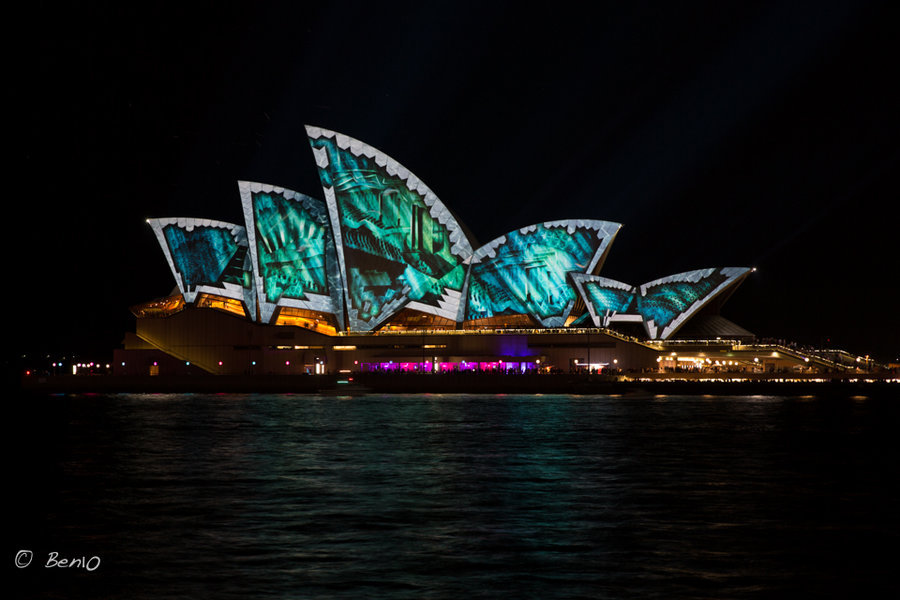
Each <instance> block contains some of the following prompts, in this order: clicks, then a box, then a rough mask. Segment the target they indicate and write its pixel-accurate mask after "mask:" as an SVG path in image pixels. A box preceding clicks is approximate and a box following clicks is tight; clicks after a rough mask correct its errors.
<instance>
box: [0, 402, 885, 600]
mask: <svg viewBox="0 0 900 600" xmlns="http://www.w3.org/2000/svg"><path fill="white" fill-rule="evenodd" d="M898 403H900V402H898V400H894V399H884V398H882V399H872V398H868V399H867V398H862V397H856V398H846V399H835V398H831V399H817V398H811V397H806V398H787V397H741V398H736V397H735V398H732V397H676V396H669V397H646V396H645V397H641V396H635V397H610V396H596V397H586V396H441V395H421V396H402V397H387V396H369V397H362V398H353V399H349V398H326V397H310V396H299V395H208V396H207V395H152V394H150V395H139V394H122V395H110V396H60V397H48V398H40V399H30V400H27V401H26V400H21V401H20V402H18V403H11V404H17V405H16V406H15V407H13V408H12V410H11V412H10V413H9V415H8V418H9V420H8V421H7V423H8V425H9V426H11V427H12V428H13V432H12V436H11V438H10V439H12V440H13V442H14V443H13V447H12V450H11V454H10V459H9V460H8V464H9V466H10V475H9V477H10V478H11V479H12V482H11V483H12V485H11V486H9V487H8V489H7V491H6V493H5V495H7V496H8V498H9V499H11V500H12V505H11V506H9V505H8V506H7V507H5V510H6V519H7V527H6V529H7V531H11V535H10V534H7V544H6V548H7V556H6V557H5V558H4V560H5V561H6V562H7V575H8V577H7V580H8V581H9V582H11V583H8V584H7V585H6V586H5V588H6V589H7V590H10V589H11V590H16V591H17V594H18V595H17V596H16V597H42V596H43V597H58V598H80V597H85V598H217V599H218V598H354V599H355V598H416V599H418V598H468V597H485V598H557V597H558V598H695V597H700V598H756V597H759V598H769V597H783V598H805V597H839V598H864V597H868V598H873V597H886V596H889V595H892V594H893V593H895V592H896V591H897V590H898V589H900V587H898V584H897V579H896V578H897V577H898V576H900V575H898V573H900V571H898V567H897V561H896V559H897V556H898V548H900V546H898V542H900V527H898V516H897V513H898V510H900V507H898V503H897V500H898V494H897V492H896V491H895V489H894V486H896V485H897V483H898V479H900V477H898V467H900V465H898V457H900V451H898V447H900V445H898V434H900V422H898V408H897V405H898ZM20 550H30V551H31V552H32V555H31V557H32V560H31V563H30V565H29V566H27V567H25V568H21V569H19V568H17V567H16V566H15V560H16V555H17V553H18V552H19V551H20ZM54 553H55V554H54ZM82 557H83V559H84V561H83V565H84V566H82V563H76V566H75V567H74V568H71V567H65V568H62V567H60V566H58V565H59V564H60V561H61V560H62V559H64V558H66V559H69V560H72V559H79V558H82ZM93 557H97V558H96V559H95V558H93ZM26 559H27V558H26V557H25V556H24V555H23V556H21V557H20V561H22V562H26ZM54 561H55V562H54ZM98 562H99V566H98ZM48 563H49V564H51V565H53V564H56V565H57V566H52V567H49V568H48V567H47V564H48ZM85 567H88V568H85ZM89 568H94V570H89ZM4 595H5V596H7V595H6V594H4ZM7 597H9V596H7Z"/></svg>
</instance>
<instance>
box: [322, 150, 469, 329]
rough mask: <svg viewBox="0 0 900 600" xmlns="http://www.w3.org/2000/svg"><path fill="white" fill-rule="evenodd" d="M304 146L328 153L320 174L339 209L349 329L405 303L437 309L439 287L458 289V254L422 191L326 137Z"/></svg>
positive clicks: (361, 326) (372, 322) (368, 324)
mask: <svg viewBox="0 0 900 600" xmlns="http://www.w3.org/2000/svg"><path fill="white" fill-rule="evenodd" d="M310 143H311V144H312V146H313V148H314V149H323V148H324V149H325V150H326V151H327V156H328V165H327V166H326V167H325V168H320V169H319V175H320V177H321V180H322V185H323V187H325V188H332V189H333V191H334V198H335V201H336V204H337V208H338V215H339V220H340V223H339V224H338V225H339V227H340V232H341V244H342V246H343V261H344V265H343V266H344V273H345V284H346V286H347V292H348V299H349V308H350V309H352V310H351V312H350V315H351V321H352V322H351V325H352V326H354V327H355V328H357V329H366V328H370V327H371V326H374V325H375V324H377V323H378V322H380V321H381V320H383V319H385V318H387V317H389V316H390V315H389V314H388V312H387V311H390V312H393V311H394V310H395V309H396V308H397V306H398V305H399V304H403V303H405V302H407V301H409V300H416V301H418V302H421V303H423V304H427V305H430V306H433V307H435V308H437V307H438V300H439V299H440V298H441V295H442V293H443V291H444V289H445V288H450V289H452V290H456V291H461V290H462V286H463V283H464V279H465V271H464V267H463V265H462V264H461V263H462V258H464V257H462V258H461V257H458V256H455V255H454V254H453V253H452V252H451V243H450V233H449V231H448V229H447V227H446V226H445V225H443V224H441V223H439V222H438V221H437V220H435V219H433V218H432V216H431V215H430V213H429V207H428V206H427V205H426V204H425V202H424V201H423V198H422V196H421V195H420V194H418V193H417V192H415V191H413V190H410V189H409V187H408V186H407V184H406V183H405V182H404V181H403V180H402V179H400V178H399V177H396V176H392V175H390V174H389V173H388V172H387V171H386V170H385V169H384V168H383V167H381V166H379V165H378V164H377V163H376V162H375V160H374V159H372V158H368V157H366V156H355V155H354V154H352V153H351V152H350V151H349V150H343V149H341V148H340V147H338V145H337V143H336V142H335V140H334V139H332V138H327V137H321V138H315V139H311V140H310Z"/></svg>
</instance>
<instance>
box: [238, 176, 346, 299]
mask: <svg viewBox="0 0 900 600" xmlns="http://www.w3.org/2000/svg"><path fill="white" fill-rule="evenodd" d="M323 208H324V207H323ZM253 216H254V219H255V223H256V256H257V262H258V263H259V265H258V266H259V274H260V277H261V279H262V283H263V293H264V294H265V301H267V302H270V303H273V304H275V303H277V302H278V301H279V300H281V299H282V298H295V299H299V300H305V299H306V298H307V294H309V293H312V294H319V295H323V296H324V295H327V294H328V291H329V290H328V273H327V266H326V258H325V257H326V252H325V249H326V240H327V236H330V235H331V231H330V228H329V227H328V223H327V218H326V217H325V215H318V216H315V215H313V214H311V213H310V211H309V210H307V209H305V208H304V207H303V205H302V204H301V203H300V202H297V201H295V200H288V199H286V198H285V197H284V196H282V195H281V194H272V193H254V194H253Z"/></svg>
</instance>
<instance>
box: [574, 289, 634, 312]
mask: <svg viewBox="0 0 900 600" xmlns="http://www.w3.org/2000/svg"><path fill="white" fill-rule="evenodd" d="M584 289H585V292H586V293H587V296H588V299H589V300H590V302H591V304H592V305H593V307H594V310H595V311H596V313H597V315H600V316H603V315H604V314H606V313H607V312H610V313H627V312H628V309H629V308H631V306H632V304H633V303H634V296H635V295H634V293H633V292H631V291H629V290H623V289H618V288H612V287H603V286H602V285H601V284H599V283H597V282H593V281H586V282H585V283H584Z"/></svg>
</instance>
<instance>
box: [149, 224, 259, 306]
mask: <svg viewBox="0 0 900 600" xmlns="http://www.w3.org/2000/svg"><path fill="white" fill-rule="evenodd" d="M163 233H164V234H165V237H166V243H167V244H168V246H169V251H170V252H171V255H172V262H173V263H174V265H175V269H176V270H177V271H178V272H179V273H180V274H181V277H182V279H183V282H184V289H185V290H192V289H194V288H196V287H197V286H199V285H213V286H221V285H222V284H223V283H234V284H237V285H240V286H243V287H245V288H246V287H250V285H251V282H250V277H249V273H248V272H247V270H246V269H245V268H244V259H245V257H246V255H247V248H246V247H245V246H240V245H238V243H237V242H236V241H235V239H234V235H233V234H232V233H231V232H230V231H228V230H227V229H223V228H221V227H203V226H194V227H193V229H191V230H190V231H189V230H188V229H187V228H182V227H179V226H177V225H175V224H170V225H166V226H165V227H164V228H163Z"/></svg>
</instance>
